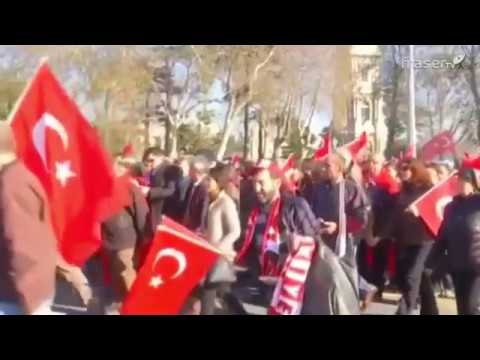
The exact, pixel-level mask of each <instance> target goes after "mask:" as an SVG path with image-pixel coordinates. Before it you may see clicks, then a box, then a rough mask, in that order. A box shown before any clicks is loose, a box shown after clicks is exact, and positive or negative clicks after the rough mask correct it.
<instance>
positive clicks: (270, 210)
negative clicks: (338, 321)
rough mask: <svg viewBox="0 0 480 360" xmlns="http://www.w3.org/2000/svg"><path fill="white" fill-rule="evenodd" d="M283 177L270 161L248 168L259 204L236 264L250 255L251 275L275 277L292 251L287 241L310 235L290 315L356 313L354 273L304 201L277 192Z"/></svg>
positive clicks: (278, 274) (249, 222) (250, 222)
mask: <svg viewBox="0 0 480 360" xmlns="http://www.w3.org/2000/svg"><path fill="white" fill-rule="evenodd" d="M282 175H283V174H282V171H281V170H280V169H279V168H278V167H277V166H275V165H272V166H270V167H269V168H268V169H266V168H257V169H255V171H254V172H253V174H252V177H253V186H254V190H255V194H256V196H257V199H258V201H259V203H260V206H259V207H257V208H255V209H254V210H253V211H252V212H251V214H250V217H249V220H248V225H247V230H246V234H245V239H244V243H243V246H242V248H241V250H240V252H239V254H238V257H237V263H242V262H243V261H244V260H245V259H247V257H248V255H252V256H250V259H251V261H252V260H253V261H254V262H253V263H252V262H251V263H250V266H249V269H250V271H252V272H253V273H254V275H255V276H257V277H274V278H276V277H278V276H280V275H282V273H283V272H282V270H283V268H284V260H285V258H286V257H287V256H288V255H292V254H293V251H294V249H295V247H292V246H289V243H290V244H291V242H292V241H291V239H295V238H298V237H299V236H301V237H308V238H311V239H314V243H315V246H314V252H313V253H312V254H311V256H310V258H309V259H308V266H306V268H308V270H307V272H308V275H307V276H306V278H305V279H304V281H303V282H302V284H300V285H299V286H300V288H301V289H302V291H301V292H302V294H303V296H302V298H303V299H302V300H301V303H302V304H301V306H300V307H299V308H300V310H299V311H298V312H295V313H296V314H305V315H313V314H315V315H328V314H358V313H359V309H358V297H357V294H356V291H355V279H354V273H353V272H352V271H351V269H350V267H349V265H348V264H346V263H344V262H343V261H341V260H339V259H338V257H336V256H335V255H334V254H333V252H332V251H331V250H330V249H329V248H328V247H326V246H325V245H324V244H323V242H322V240H321V237H320V233H321V230H320V229H319V226H318V223H317V220H316V219H315V217H314V215H313V213H312V211H311V209H310V207H309V205H308V203H307V202H306V201H305V199H303V198H301V197H298V196H295V195H294V194H291V193H288V192H285V193H283V194H280V187H281V179H282ZM281 285H282V284H279V286H280V287H281ZM266 296H268V295H266ZM268 297H269V298H270V296H268ZM280 298H281V296H280ZM277 300H278V298H277V299H276V301H277Z"/></svg>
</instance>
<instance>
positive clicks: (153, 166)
mask: <svg viewBox="0 0 480 360" xmlns="http://www.w3.org/2000/svg"><path fill="white" fill-rule="evenodd" d="M143 162H144V164H145V167H146V170H147V174H149V179H150V191H149V192H148V194H147V200H148V204H149V205H150V216H149V217H150V219H149V227H148V228H147V231H148V232H149V236H150V237H153V235H154V234H155V232H156V229H157V226H158V225H160V222H161V220H162V214H163V206H164V202H165V199H167V198H168V197H170V196H172V195H173V194H174V192H175V183H174V182H173V181H168V182H167V179H166V177H165V169H166V167H167V165H168V159H167V157H166V156H165V153H164V152H163V151H162V150H161V149H160V148H158V147H153V148H150V149H147V150H146V151H145V154H144V157H143Z"/></svg>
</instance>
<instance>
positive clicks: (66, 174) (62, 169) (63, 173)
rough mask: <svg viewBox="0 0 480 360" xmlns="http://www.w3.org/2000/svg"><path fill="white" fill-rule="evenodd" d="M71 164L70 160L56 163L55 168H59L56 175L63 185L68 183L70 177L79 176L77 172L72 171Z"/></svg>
mask: <svg viewBox="0 0 480 360" xmlns="http://www.w3.org/2000/svg"><path fill="white" fill-rule="evenodd" d="M70 166H71V165H70V161H65V162H63V163H60V162H57V163H55V168H56V169H57V171H56V173H55V177H56V178H57V180H58V181H60V184H62V186H63V187H65V186H66V185H67V181H68V179H70V178H73V177H76V176H77V174H75V173H74V172H73V171H72V169H71V168H70Z"/></svg>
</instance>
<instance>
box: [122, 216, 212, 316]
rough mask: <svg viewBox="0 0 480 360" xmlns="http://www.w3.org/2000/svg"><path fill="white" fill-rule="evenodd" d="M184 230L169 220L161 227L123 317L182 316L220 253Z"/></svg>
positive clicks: (125, 304) (128, 298) (128, 297)
mask: <svg viewBox="0 0 480 360" xmlns="http://www.w3.org/2000/svg"><path fill="white" fill-rule="evenodd" d="M167 224H168V225H167ZM183 229H184V228H183V227H182V226H181V225H178V224H176V223H174V222H173V221H172V220H169V219H165V221H164V223H163V224H162V225H160V226H159V228H158V232H157V234H156V237H155V240H154V241H153V244H152V247H151V248H150V251H149V254H148V256H147V258H146V260H145V263H144V265H143V266H142V269H141V270H140V272H139V274H138V276H137V279H136V280H135V283H134V284H133V287H132V289H131V291H130V293H129V295H128V296H127V298H126V300H125V302H124V304H123V307H122V315H177V314H179V313H180V311H181V309H182V307H183V306H184V304H185V301H186V300H187V298H188V296H189V295H190V294H191V292H192V291H193V289H194V288H195V286H196V285H197V284H198V283H199V282H200V281H201V280H202V279H203V278H204V277H205V276H206V274H207V272H208V271H209V270H210V269H211V268H212V266H213V265H214V263H215V262H216V260H217V259H218V256H219V252H218V250H216V249H215V248H213V247H212V246H211V245H209V244H208V243H207V242H206V241H204V240H201V239H200V238H199V237H198V236H196V235H195V234H193V233H191V232H190V231H188V232H187V231H184V230H183ZM177 230H180V231H177Z"/></svg>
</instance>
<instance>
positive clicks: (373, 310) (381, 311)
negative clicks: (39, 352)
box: [52, 281, 456, 316]
mask: <svg viewBox="0 0 480 360" xmlns="http://www.w3.org/2000/svg"><path fill="white" fill-rule="evenodd" d="M234 292H235V293H236V295H237V298H240V299H241V303H242V305H243V307H244V309H245V310H246V312H247V313H248V315H266V313H267V306H266V304H262V303H261V301H260V300H259V299H261V298H262V291H261V290H260V289H258V288H256V287H250V288H248V287H247V288H245V287H244V288H242V289H236V290H234ZM399 299H400V295H399V294H398V293H384V299H383V301H382V302H381V303H379V302H374V303H372V304H371V305H370V306H369V308H368V309H367V311H366V312H365V313H364V315H376V316H378V315H394V314H395V312H396V309H397V305H396V304H397V302H398V300H399ZM437 302H438V306H439V310H440V315H456V305H455V300H453V299H441V298H437ZM52 310H53V311H55V312H56V313H58V314H59V315H89V314H88V313H87V309H86V308H85V307H83V306H82V304H81V301H80V298H79V297H78V295H76V294H75V292H74V291H73V290H72V289H71V288H70V286H68V285H67V284H66V283H64V282H62V281H59V282H58V286H57V297H56V299H55V305H54V307H53V308H52Z"/></svg>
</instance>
